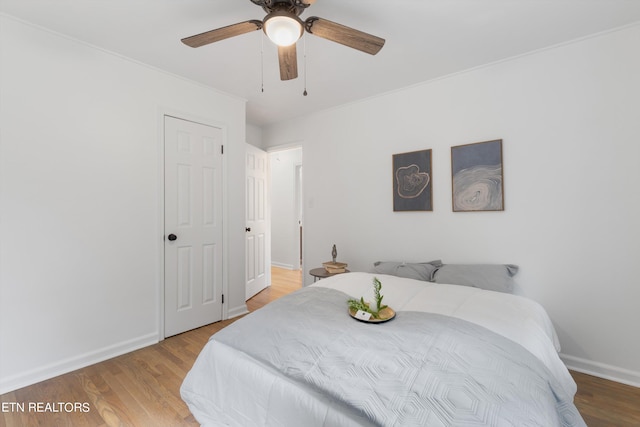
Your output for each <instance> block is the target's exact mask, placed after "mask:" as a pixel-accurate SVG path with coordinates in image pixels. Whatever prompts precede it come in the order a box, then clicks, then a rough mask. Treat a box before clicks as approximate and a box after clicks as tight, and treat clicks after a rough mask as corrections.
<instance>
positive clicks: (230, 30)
mask: <svg viewBox="0 0 640 427" xmlns="http://www.w3.org/2000/svg"><path fill="white" fill-rule="evenodd" d="M261 28H262V21H258V20H255V19H252V20H250V21H244V22H239V23H237V24H233V25H228V26H226V27H222V28H218V29H215V30H211V31H207V32H204V33H201V34H197V35H195V36H191V37H186V38H184V39H182V40H181V41H182V43H184V44H186V45H187V46H191V47H200V46H204V45H207V44H209V43H214V42H219V41H220V40H224V39H228V38H229V37H235V36H239V35H241V34H245V33H250V32H251V31H255V30H259V29H261Z"/></svg>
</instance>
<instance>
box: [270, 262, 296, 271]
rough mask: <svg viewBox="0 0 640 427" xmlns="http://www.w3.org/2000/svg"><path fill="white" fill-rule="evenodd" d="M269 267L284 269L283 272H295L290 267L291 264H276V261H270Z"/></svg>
mask: <svg viewBox="0 0 640 427" xmlns="http://www.w3.org/2000/svg"><path fill="white" fill-rule="evenodd" d="M271 266H272V267H280V268H284V269H285V270H296V269H295V268H293V265H291V264H284V263H281V262H276V261H271Z"/></svg>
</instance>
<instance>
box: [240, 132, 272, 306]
mask: <svg viewBox="0 0 640 427" xmlns="http://www.w3.org/2000/svg"><path fill="white" fill-rule="evenodd" d="M246 159H247V162H246V190H245V191H246V208H245V213H246V218H245V219H246V221H245V224H246V226H245V236H246V239H245V250H246V262H247V266H246V281H247V283H246V299H249V298H251V297H252V296H254V295H255V294H257V293H258V292H260V291H261V290H263V289H264V288H265V287H267V286H268V285H269V284H270V277H269V276H270V275H269V271H270V270H269V266H270V264H271V261H270V254H271V251H270V246H269V245H270V243H269V241H268V232H269V221H268V205H267V153H266V152H265V151H262V150H260V149H259V148H256V147H254V146H252V145H250V144H246Z"/></svg>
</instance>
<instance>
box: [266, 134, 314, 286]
mask: <svg viewBox="0 0 640 427" xmlns="http://www.w3.org/2000/svg"><path fill="white" fill-rule="evenodd" d="M297 148H299V149H300V150H301V155H302V162H301V163H296V165H295V167H294V170H295V169H296V167H302V168H304V146H303V141H302V140H300V141H293V142H291V143H288V144H282V145H274V146H273V147H268V148H266V149H264V150H265V151H266V152H267V154H269V156H268V157H267V159H268V161H269V165H268V169H269V175H268V180H269V191H271V154H273V153H277V152H279V151H288V150H295V149H297ZM303 171H304V169H303ZM302 175H303V178H302V181H303V182H302V185H301V186H300V191H299V193H300V194H299V196H300V199H301V200H300V204H301V206H302V213H301V218H302V225H303V229H302V235H301V236H300V237H301V238H302V263H301V264H300V270H302V271H303V274H302V286H304V271H305V269H304V264H305V260H306V249H305V248H306V240H305V238H304V234H305V230H304V216H305V215H304V212H305V209H304V172H302ZM291 179H293V180H294V182H295V180H296V177H295V172H293V173H292V178H291ZM291 209H294V210H295V209H296V207H295V206H291ZM295 226H296V225H295V224H294V227H295ZM269 227H271V224H269ZM298 234H299V233H297V234H296V235H298ZM269 236H270V241H272V240H273V233H272V232H271V230H269ZM270 244H271V242H270ZM269 250H271V247H269Z"/></svg>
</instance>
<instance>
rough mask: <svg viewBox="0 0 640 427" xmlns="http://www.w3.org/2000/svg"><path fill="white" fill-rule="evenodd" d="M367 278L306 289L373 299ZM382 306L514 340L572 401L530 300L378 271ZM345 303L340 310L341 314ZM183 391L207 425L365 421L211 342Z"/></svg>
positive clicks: (342, 278)
mask: <svg viewBox="0 0 640 427" xmlns="http://www.w3.org/2000/svg"><path fill="white" fill-rule="evenodd" d="M373 277H374V275H373V274H369V273H348V274H340V275H336V276H333V277H330V278H327V279H323V280H321V281H319V282H317V283H315V284H313V285H312V286H317V287H326V288H333V289H337V290H340V291H342V292H345V293H347V294H349V295H351V296H353V297H354V298H360V297H361V296H362V297H364V299H365V300H366V301H372V300H373V286H372V279H373ZM375 277H378V279H380V281H381V282H382V285H383V287H382V294H383V295H384V301H383V302H384V304H387V305H389V306H390V307H392V308H393V309H394V310H396V311H422V312H430V313H437V314H443V315H447V316H452V317H456V318H460V319H463V320H466V321H469V322H472V323H475V324H478V325H480V326H483V327H485V328H487V329H490V330H492V331H493V332H495V333H498V334H500V335H503V336H504V337H506V338H508V339H510V340H512V341H514V342H517V343H518V344H520V345H522V346H523V347H524V348H526V349H527V350H529V351H530V352H531V353H532V354H534V355H535V356H536V357H538V358H539V359H540V360H541V361H542V362H543V363H544V364H545V365H546V366H547V368H548V369H549V370H550V371H551V373H552V374H553V375H554V376H555V377H556V378H557V379H558V381H559V382H560V383H561V385H562V387H563V388H564V389H565V391H566V392H567V393H568V394H569V396H574V395H575V392H576V384H575V382H574V381H573V379H572V377H571V376H570V374H569V372H568V370H567V369H566V367H565V366H564V364H563V363H562V361H561V360H560V358H559V356H558V351H559V349H560V346H559V343H558V339H557V336H556V333H555V330H554V328H553V325H552V323H551V321H550V319H549V317H548V315H547V313H546V312H545V310H544V309H543V308H542V307H541V306H540V305H539V304H538V303H536V302H534V301H532V300H529V299H526V298H523V297H519V296H515V295H510V294H504V293H498V292H492V291H484V290H480V289H477V288H471V287H465V286H457V285H445V284H436V283H430V282H423V281H417V280H412V279H405V278H399V277H395V276H387V275H380V274H377V275H375ZM346 309H347V308H346V302H345V310H346ZM181 393H182V396H183V399H184V400H185V401H186V402H187V404H188V405H189V408H190V410H191V411H192V413H193V414H194V416H195V417H196V419H197V420H198V421H199V422H200V423H201V424H202V425H206V426H222V425H229V426H243V427H245V426H254V425H264V426H267V425H268V426H300V425H304V426H363V425H365V426H366V425H370V424H369V423H368V421H366V420H364V419H360V418H354V415H352V414H349V413H347V412H346V411H342V410H341V407H340V405H339V404H337V403H336V402H334V401H332V399H331V398H329V397H327V396H325V395H322V394H320V393H318V392H317V391H315V390H313V389H311V388H308V387H304V386H302V385H300V384H299V383H294V382H292V381H291V380H289V379H288V378H287V377H285V376H283V375H281V374H280V373H278V372H276V371H275V370H272V369H270V368H269V367H267V366H264V365H262V364H259V363H256V361H255V360H253V359H252V358H251V357H250V356H248V355H246V354H244V353H242V352H239V351H237V350H234V349H233V348H230V347H228V346H226V345H225V344H223V343H220V342H217V341H215V339H213V340H210V341H209V342H208V343H207V345H206V346H205V347H204V349H203V350H202V352H201V354H200V356H199V357H198V360H197V361H196V363H195V364H194V367H193V369H192V370H191V372H190V373H189V375H188V376H187V378H186V379H185V381H184V383H183V385H182V388H181Z"/></svg>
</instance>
